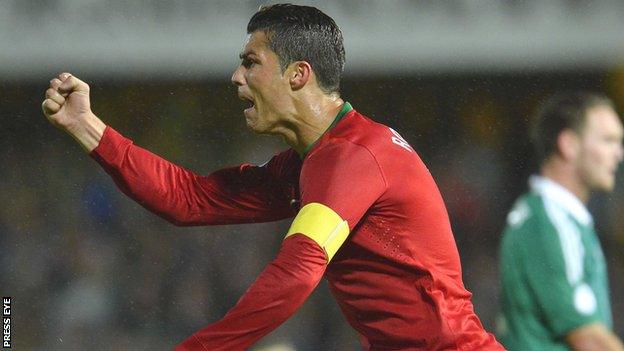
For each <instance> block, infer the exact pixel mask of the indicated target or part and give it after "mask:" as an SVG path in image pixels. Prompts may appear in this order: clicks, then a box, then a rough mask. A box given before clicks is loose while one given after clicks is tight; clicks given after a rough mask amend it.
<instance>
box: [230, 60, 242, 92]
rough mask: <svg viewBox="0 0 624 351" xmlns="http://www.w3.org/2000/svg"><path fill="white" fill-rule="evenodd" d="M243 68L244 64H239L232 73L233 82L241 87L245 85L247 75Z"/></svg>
mask: <svg viewBox="0 0 624 351" xmlns="http://www.w3.org/2000/svg"><path fill="white" fill-rule="evenodd" d="M243 69H244V67H243V65H239V66H238V67H236V70H234V73H232V78H231V79H232V84H234V85H236V86H239V87H240V86H241V85H245V75H244V74H243Z"/></svg>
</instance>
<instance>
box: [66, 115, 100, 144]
mask: <svg viewBox="0 0 624 351" xmlns="http://www.w3.org/2000/svg"><path fill="white" fill-rule="evenodd" d="M105 129H106V124H104V122H102V120H101V119H99V118H98V117H97V116H96V115H94V114H93V113H89V114H87V115H86V116H85V118H83V119H81V120H80V123H76V124H74V125H72V126H68V127H67V129H66V130H67V132H68V133H69V134H70V135H71V136H72V137H73V138H74V139H76V141H78V143H79V144H80V146H82V148H83V149H84V150H85V151H86V152H87V153H90V152H91V151H93V149H95V148H96V147H97V146H98V145H99V144H100V140H102V136H103V135H104V130H105Z"/></svg>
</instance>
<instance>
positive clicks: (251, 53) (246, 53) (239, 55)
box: [238, 51, 255, 60]
mask: <svg viewBox="0 0 624 351" xmlns="http://www.w3.org/2000/svg"><path fill="white" fill-rule="evenodd" d="M251 55H255V53H254V52H253V51H247V52H241V53H240V54H238V58H239V59H241V60H244V59H246V58H248V57H249V56H251Z"/></svg>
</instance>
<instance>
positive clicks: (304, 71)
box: [288, 61, 312, 90]
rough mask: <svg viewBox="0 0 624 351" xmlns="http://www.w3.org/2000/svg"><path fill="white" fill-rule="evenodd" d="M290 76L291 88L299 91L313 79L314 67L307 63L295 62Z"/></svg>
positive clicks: (292, 64) (290, 70)
mask: <svg viewBox="0 0 624 351" xmlns="http://www.w3.org/2000/svg"><path fill="white" fill-rule="evenodd" d="M288 76H289V83H290V88H291V89H292V90H299V89H301V88H303V87H304V86H305V85H306V84H307V83H308V81H309V80H310V79H311V78H312V66H310V64H309V63H308V62H306V61H295V62H293V63H291V64H290V67H289V69H288Z"/></svg>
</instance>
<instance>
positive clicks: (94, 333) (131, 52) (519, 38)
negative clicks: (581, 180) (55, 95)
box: [0, 0, 624, 351]
mask: <svg viewBox="0 0 624 351" xmlns="http://www.w3.org/2000/svg"><path fill="white" fill-rule="evenodd" d="M264 3H265V2H264V1H179V2H164V1H156V0H141V1H135V2H122V1H113V0H109V1H101V0H99V1H95V0H48V1H35V0H4V1H0V294H1V295H2V296H12V297H13V306H12V307H13V320H12V330H13V343H14V348H15V349H16V350H170V349H172V347H173V346H174V345H175V344H177V343H178V342H180V341H182V340H183V339H185V338H186V337H187V336H188V335H190V334H191V333H193V332H194V331H196V330H198V329H200V328H201V327H202V326H204V325H206V324H208V323H210V322H212V321H215V320H218V319H219V318H220V317H221V316H223V314H224V313H225V312H226V311H227V310H228V309H229V308H230V307H231V306H232V305H233V304H234V303H235V302H236V301H237V299H238V298H239V297H240V296H241V295H242V294H243V293H244V291H245V290H246V289H247V287H248V286H249V285H250V284H251V283H252V282H253V280H254V279H255V278H256V277H257V275H258V274H259V273H260V271H261V270H262V269H263V267H264V266H265V265H266V264H267V263H268V262H269V261H270V260H271V259H272V258H273V257H274V255H275V254H276V252H277V249H278V248H279V243H280V242H281V240H282V238H283V235H284V234H285V232H286V230H287V227H288V225H289V223H288V222H287V221H286V222H279V223H269V224H258V225H244V226H227V227H225V226H223V227H197V228H179V227H175V226H173V225H171V224H169V223H167V222H165V221H164V220H162V219H160V218H158V217H156V216H155V215H152V214H150V213H148V212H147V211H146V210H144V209H143V208H141V207H140V206H139V205H137V204H135V203H134V202H133V201H131V200H129V199H128V198H126V197H125V196H124V195H123V194H122V193H121V192H120V191H118V190H117V189H116V187H115V186H114V184H113V182H112V181H111V180H110V179H109V178H108V176H107V175H106V174H105V173H104V172H103V171H102V170H101V169H100V168H99V166H98V165H97V164H96V163H95V162H94V161H93V160H92V159H90V157H89V156H88V155H86V154H85V153H84V152H83V151H82V150H81V149H80V147H79V146H78V145H77V144H76V143H75V142H73V140H71V138H70V137H69V136H67V135H64V134H63V133H61V132H60V131H58V130H56V129H55V128H54V127H53V126H51V125H50V124H49V123H47V121H46V120H45V118H44V117H43V115H42V113H41V110H40V105H41V102H42V100H43V94H44V92H45V90H46V88H47V85H48V82H49V80H50V79H52V78H53V77H54V76H55V75H57V74H58V73H59V72H62V71H69V72H72V73H73V74H75V75H76V76H78V77H80V78H82V79H83V80H85V81H86V82H88V83H89V84H90V86H91V90H92V93H91V95H92V100H91V101H92V108H93V110H94V112H95V113H96V114H97V115H98V116H100V117H101V118H102V119H103V120H104V121H105V122H106V123H108V124H110V125H111V126H113V127H114V128H116V129H117V130H118V131H120V132H121V133H122V134H124V135H126V136H128V137H130V138H131V139H133V140H134V141H135V143H136V144H138V145H140V146H143V147H145V148H147V149H149V150H151V151H153V152H155V153H157V154H159V155H162V156H164V157H165V158H167V159H169V160H171V161H174V162H176V163H177V164H180V165H183V166H185V167H187V168H189V169H192V170H194V171H196V172H198V173H201V174H208V173H210V172H211V171H213V170H216V169H219V168H221V167H225V166H230V165H235V164H239V163H242V162H251V163H262V162H264V161H266V160H268V159H269V158H270V157H271V156H272V155H273V154H274V153H276V152H278V151H280V150H283V149H285V148H286V146H285V145H284V144H282V143H281V141H280V140H278V139H274V138H270V137H262V136H255V135H253V134H252V133H251V132H249V131H247V129H246V127H245V122H244V117H243V114H242V110H243V109H244V108H245V107H246V106H245V103H243V102H241V101H239V100H238V99H237V97H236V92H235V89H234V87H233V86H232V84H231V83H230V82H229V77H230V75H231V73H232V71H233V70H234V69H235V67H236V66H237V64H238V57H237V56H238V53H239V51H240V50H241V48H242V46H243V43H244V40H245V27H246V24H247V21H248V20H249V18H250V17H251V15H252V14H253V13H254V12H255V11H256V10H257V8H258V6H259V5H261V4H264ZM297 3H301V4H312V5H315V6H318V7H319V8H321V9H322V10H324V11H325V12H327V13H328V14H329V15H330V16H332V17H333V18H334V19H335V20H336V22H337V23H338V25H339V26H341V28H342V30H343V33H344V38H345V46H346V52H347V65H346V70H345V76H344V80H343V85H342V95H343V97H344V98H345V99H346V100H348V101H350V102H351V103H352V104H353V106H354V107H355V108H356V109H357V110H359V111H360V112H362V113H364V114H366V115H368V116H370V117H371V118H373V119H375V120H377V121H379V122H382V123H385V124H387V125H389V126H391V127H393V128H394V129H396V130H397V131H399V132H400V133H401V134H402V135H403V136H404V137H405V138H406V139H407V140H408V141H409V142H410V143H411V144H412V145H413V146H414V148H415V149H416V150H417V151H418V153H419V154H420V155H421V157H422V158H423V159H424V161H425V162H426V164H427V165H428V167H429V168H430V170H431V173H432V174H433V176H434V178H435V179H436V181H437V183H438V185H439V187H440V189H441V191H442V194H443V197H444V200H445V202H446V205H447V207H448V210H449V213H450V217H451V220H452V223H453V229H454V233H455V237H456V240H457V244H458V247H459V251H460V255H461V259H462V264H463V275H464V282H465V284H466V286H467V287H468V289H469V290H470V291H472V292H473V294H474V299H473V301H474V304H475V307H476V310H477V313H478V315H479V316H480V318H481V319H482V321H483V323H484V324H485V326H486V327H487V329H488V330H490V331H494V329H495V319H496V315H497V313H498V306H497V303H496V302H497V301H498V296H499V285H498V282H497V274H498V269H497V257H498V253H497V248H498V244H499V240H500V233H501V230H502V229H503V226H504V221H505V216H506V213H507V211H508V210H509V207H510V206H511V204H512V202H513V201H514V199H515V198H516V197H517V196H518V195H519V194H520V193H522V192H523V191H525V190H526V178H527V176H528V175H529V174H531V173H532V172H534V171H535V170H536V168H535V163H534V160H533V157H532V155H531V148H530V145H529V144H528V140H527V137H526V132H527V124H528V122H529V121H530V119H531V116H532V114H533V112H534V110H535V107H536V106H537V104H539V103H540V102H541V101H543V100H544V99H545V98H547V97H548V96H549V95H550V94H552V93H553V92H555V91H559V90H562V89H589V90H594V91H599V92H603V93H605V94H607V95H608V96H610V97H611V98H613V99H614V100H615V101H616V104H617V105H618V107H619V111H620V112H623V111H624V36H623V33H624V21H622V18H623V17H624V2H622V1H616V0H612V1H609V0H605V1H590V0H587V1H583V0H551V1H541V0H526V1H514V0H507V1H477V0H456V1H426V0H422V1H415V0H414V1H381V0H376V1H375V0H357V1H356V0H344V1H331V2H330V1H327V2H323V1H301V2H297ZM405 181H409V179H406V180H405ZM590 210H591V211H592V213H593V214H594V216H595V219H596V223H597V227H598V231H599V233H600V237H601V240H602V244H603V247H604V249H605V254H606V257H607V260H608V264H609V271H610V276H611V277H610V278H611V292H612V305H613V315H614V320H615V328H616V332H617V333H618V334H619V335H620V336H624V279H623V277H624V250H623V249H624V216H622V213H624V175H622V172H620V173H619V174H618V185H617V188H616V191H615V192H614V193H612V194H608V195H607V194H600V195H598V196H596V197H594V198H593V199H592V201H591V203H590ZM254 349H255V350H265V351H266V350H272V351H280V350H284V351H289V350H290V351H293V350H301V351H308V350H359V346H358V342H357V338H356V336H355V334H354V332H353V331H351V329H350V327H349V326H348V325H347V323H346V321H345V319H344V317H342V315H341V314H340V312H339V310H338V307H337V305H336V303H335V302H334V301H333V299H332V298H331V296H330V294H329V291H328V289H327V286H326V284H325V282H323V283H321V285H320V286H319V288H318V289H317V290H316V291H315V293H314V294H313V296H312V297H311V298H310V299H309V300H308V301H307V302H306V303H305V305H304V306H303V307H302V308H301V309H300V310H299V311H298V313H297V314H296V315H295V316H294V317H292V318H291V319H290V320H289V321H288V322H287V323H285V324H284V325H283V326H282V327H280V328H279V329H278V330H276V331H275V332H273V333H272V334H270V335H269V336H268V337H267V338H265V339H264V340H263V341H262V342H261V343H259V344H258V345H257V346H256V347H255V348H254Z"/></svg>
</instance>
